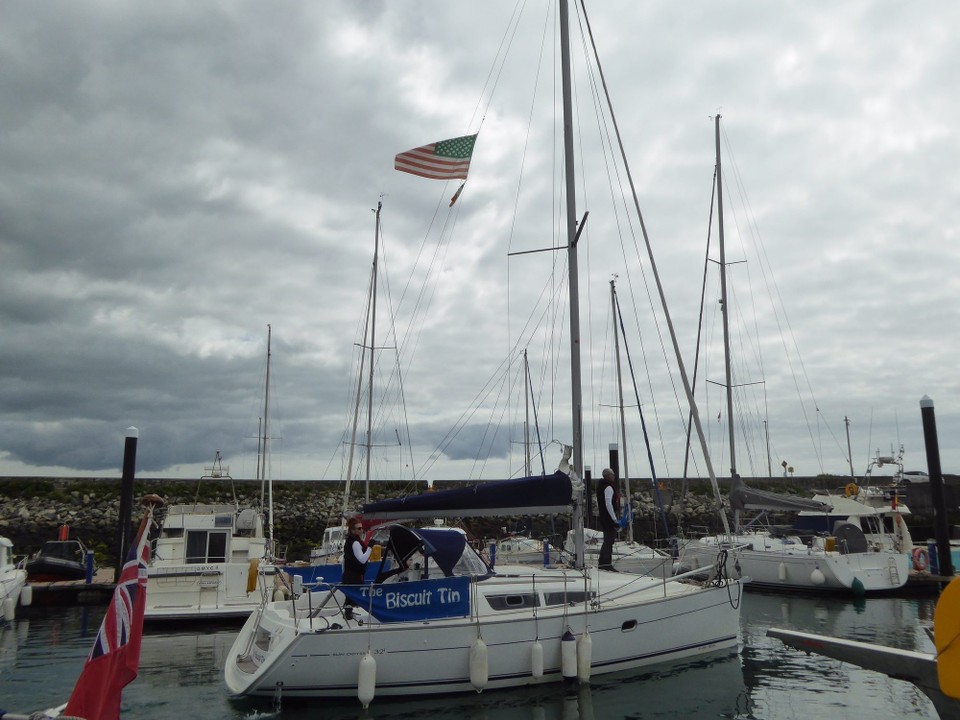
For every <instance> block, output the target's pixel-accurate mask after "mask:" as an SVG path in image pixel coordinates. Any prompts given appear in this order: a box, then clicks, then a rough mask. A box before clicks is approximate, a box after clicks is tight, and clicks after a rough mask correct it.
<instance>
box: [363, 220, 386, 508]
mask: <svg viewBox="0 0 960 720" xmlns="http://www.w3.org/2000/svg"><path fill="white" fill-rule="evenodd" d="M381 207H383V202H382V201H379V202H377V219H376V227H375V228H374V231H373V278H372V279H371V280H370V287H371V297H370V376H369V381H368V383H367V476H366V482H365V495H364V501H365V502H368V503H369V502H370V454H371V450H372V449H373V365H374V357H375V355H376V353H375V352H374V351H375V349H376V346H377V342H376V339H377V257H378V256H379V254H380V208H381Z"/></svg>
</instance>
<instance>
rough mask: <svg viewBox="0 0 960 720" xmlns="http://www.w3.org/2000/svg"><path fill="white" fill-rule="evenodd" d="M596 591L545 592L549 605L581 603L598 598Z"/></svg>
mask: <svg viewBox="0 0 960 720" xmlns="http://www.w3.org/2000/svg"><path fill="white" fill-rule="evenodd" d="M596 596H597V594H596V593H595V592H590V593H585V592H583V591H582V590H579V591H573V592H548V593H544V594H543V599H544V602H545V603H546V604H547V605H579V604H580V603H582V602H585V601H586V600H588V599H589V600H593V599H594V598H596Z"/></svg>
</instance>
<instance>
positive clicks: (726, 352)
mask: <svg viewBox="0 0 960 720" xmlns="http://www.w3.org/2000/svg"><path fill="white" fill-rule="evenodd" d="M715 124H716V136H717V230H718V231H719V238H720V312H721V315H722V317H723V366H724V369H725V371H726V387H727V432H728V434H729V443H730V477H731V478H733V477H735V476H736V474H737V453H736V446H735V444H734V438H735V435H736V434H735V433H734V427H733V372H732V371H731V369H730V313H729V311H728V308H727V257H726V250H725V248H724V244H723V182H722V180H721V174H720V114H719V113H718V114H717V116H716V118H715Z"/></svg>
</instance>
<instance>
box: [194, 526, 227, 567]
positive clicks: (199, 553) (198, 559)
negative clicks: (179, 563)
mask: <svg viewBox="0 0 960 720" xmlns="http://www.w3.org/2000/svg"><path fill="white" fill-rule="evenodd" d="M226 561H227V533H225V532H208V531H206V530H190V531H189V532H187V562H188V563H215V562H226Z"/></svg>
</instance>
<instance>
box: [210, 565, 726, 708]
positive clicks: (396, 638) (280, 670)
mask: <svg viewBox="0 0 960 720" xmlns="http://www.w3.org/2000/svg"><path fill="white" fill-rule="evenodd" d="M514 570H515V571H516V574H512V572H511V571H510V570H503V569H501V571H500V572H501V573H507V572H510V573H511V574H510V575H508V576H506V577H501V576H500V575H498V576H495V577H493V578H488V579H486V580H483V581H479V582H477V581H474V582H472V583H471V590H470V594H471V608H470V616H469V617H458V618H447V619H438V620H431V621H429V622H418V623H410V622H399V623H385V624H381V623H378V622H377V620H376V619H374V618H372V617H370V616H369V615H367V614H366V613H364V612H363V611H362V610H354V617H353V619H350V620H348V619H346V618H344V616H343V614H342V613H340V612H339V611H338V612H336V614H334V615H327V616H324V615H317V616H315V617H314V618H312V619H311V618H309V617H308V614H309V613H308V612H307V606H308V605H310V606H312V607H316V606H317V604H318V603H320V602H322V598H321V597H320V596H319V594H315V597H313V598H308V597H307V596H302V597H301V598H298V599H297V601H296V603H292V602H287V603H270V604H267V605H266V606H265V607H264V608H263V610H262V612H261V613H256V614H254V615H253V616H251V617H250V618H249V619H248V621H247V623H246V625H245V626H244V628H243V630H242V631H241V633H240V635H239V636H238V638H237V640H236V642H235V643H234V646H233V649H232V650H231V653H230V655H229V657H230V660H229V662H228V663H227V667H226V672H225V679H226V683H227V686H228V688H229V690H230V691H231V693H233V694H234V695H262V696H270V697H274V696H276V694H277V692H278V688H279V689H280V692H281V694H282V695H283V696H287V697H356V696H357V692H358V677H359V667H360V661H361V659H362V658H363V657H364V656H365V655H366V654H367V652H368V651H369V652H370V654H371V655H372V657H373V658H374V659H375V661H376V694H377V695H378V696H381V695H383V696H390V695H429V694H440V693H457V692H475V691H476V690H477V689H478V688H477V687H476V686H475V685H474V684H473V683H472V682H471V670H472V669H475V668H471V659H470V658H471V648H473V646H474V645H475V643H476V642H477V638H478V637H480V638H482V640H483V642H484V643H485V645H486V652H487V658H488V673H487V678H486V683H485V685H484V687H485V688H488V689H493V688H511V687H519V686H524V685H533V684H540V683H549V682H558V681H560V680H561V679H562V674H561V667H562V649H561V646H562V644H563V642H564V641H563V639H562V638H563V636H564V634H565V633H566V632H567V630H568V629H569V630H570V631H571V632H572V633H573V635H574V636H576V637H578V638H579V637H580V636H581V635H582V633H583V632H584V630H587V631H588V632H589V637H590V639H591V645H592V653H591V658H590V667H591V673H592V674H594V675H599V674H604V673H609V672H615V671H619V670H627V669H631V668H638V667H643V666H645V665H650V664H654V663H660V662H666V661H672V660H678V659H683V658H687V657H691V656H696V655H701V654H705V653H710V652H714V651H716V650H721V649H724V648H731V647H735V646H736V645H737V633H738V627H739V609H738V608H739V603H738V598H739V594H740V591H741V587H740V584H739V583H732V584H730V585H729V586H724V587H700V586H697V585H688V584H684V583H681V582H671V583H662V582H659V581H655V580H651V579H649V578H643V577H640V576H631V575H626V574H616V573H599V572H597V571H591V572H590V573H588V575H587V579H586V580H584V577H583V575H581V574H579V573H575V572H571V571H562V570H557V571H554V570H538V571H535V572H533V573H532V574H531V569H530V568H520V567H516V568H514ZM638 583H640V584H642V585H641V587H643V586H645V588H644V589H641V590H638V589H637V584H638ZM585 585H586V586H587V587H589V588H592V590H591V591H590V592H591V596H594V597H599V598H600V601H599V603H597V602H589V603H587V604H586V605H585V604H584V603H583V602H579V603H567V602H563V601H562V597H563V596H564V593H571V596H572V594H573V593H572V590H571V589H572V588H576V587H579V595H580V597H581V598H582V597H583V588H584V587H585ZM564 588H567V590H564ZM597 591H599V592H597ZM593 593H596V595H593ZM534 598H536V600H534ZM558 598H559V600H558ZM550 603H553V604H550ZM296 606H299V607H296ZM514 606H516V607H514ZM357 620H362V621H363V624H362V625H360V624H358V622H357ZM412 625H413V627H411V626H412ZM581 642H582V641H581ZM537 643H539V644H540V646H541V647H542V658H543V672H542V675H541V674H538V675H535V673H534V670H533V660H532V658H533V655H534V650H533V649H534V646H535V645H536V644H537Z"/></svg>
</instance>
